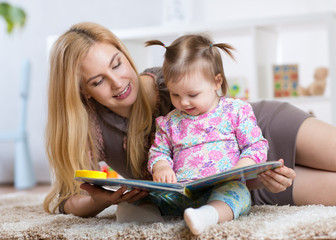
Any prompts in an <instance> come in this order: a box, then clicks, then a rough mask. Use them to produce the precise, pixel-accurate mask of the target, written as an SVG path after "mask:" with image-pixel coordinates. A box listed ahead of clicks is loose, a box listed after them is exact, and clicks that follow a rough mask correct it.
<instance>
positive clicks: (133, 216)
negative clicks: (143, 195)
mask: <svg viewBox="0 0 336 240" xmlns="http://www.w3.org/2000/svg"><path fill="white" fill-rule="evenodd" d="M116 217H117V222H120V223H123V222H137V223H148V222H162V221H163V217H162V216H161V212H160V210H159V208H158V207H157V206H155V205H153V204H145V205H141V206H137V205H133V204H130V203H127V202H121V203H119V204H118V207H117V211H116Z"/></svg>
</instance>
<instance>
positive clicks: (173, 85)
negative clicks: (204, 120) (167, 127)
mask: <svg viewBox="0 0 336 240" xmlns="http://www.w3.org/2000/svg"><path fill="white" fill-rule="evenodd" d="M220 87H221V84H218V83H216V81H215V77H214V79H209V78H206V76H205V75H204V74H203V73H201V72H198V73H194V74H188V75H186V76H184V77H182V78H181V79H180V80H179V81H178V82H172V81H168V83H167V88H168V90H169V93H170V98H171V100H172V104H173V105H174V106H175V108H177V109H178V110H180V111H183V112H185V113H187V114H189V115H193V116H197V115H201V114H204V113H208V112H210V111H212V110H213V109H215V108H216V106H217V104H218V101H219V96H218V95H217V90H219V89H220Z"/></svg>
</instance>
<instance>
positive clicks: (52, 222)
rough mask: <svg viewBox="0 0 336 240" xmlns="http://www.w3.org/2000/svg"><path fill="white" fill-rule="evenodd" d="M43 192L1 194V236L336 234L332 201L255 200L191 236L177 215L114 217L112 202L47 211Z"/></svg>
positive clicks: (269, 236)
mask: <svg viewBox="0 0 336 240" xmlns="http://www.w3.org/2000/svg"><path fill="white" fill-rule="evenodd" d="M43 198H44V195H42V194H27V193H20V192H19V193H12V194H5V195H1V196H0V239H249V240H250V239H258V240H259V239H336V207H325V206H319V205H314V206H302V207H290V206H254V207H252V211H251V213H250V214H249V215H248V216H244V217H240V218H239V219H238V220H235V221H230V222H226V223H222V224H217V225H215V226H213V227H211V228H209V229H208V230H207V231H205V232H204V233H203V234H202V235H200V236H194V235H192V234H191V233H190V231H189V230H188V228H187V227H186V225H185V223H184V221H183V220H182V219H181V218H169V219H165V221H164V222H158V223H153V224H148V223H147V224H133V223H123V224H120V223H117V222H116V217H115V209H116V208H115V207H114V206H112V207H110V208H108V209H106V210H105V211H103V212H102V213H100V214H99V215H98V216H97V217H94V218H80V217H75V216H73V215H61V214H57V215H50V214H47V213H45V212H44V210H43V208H42V202H43Z"/></svg>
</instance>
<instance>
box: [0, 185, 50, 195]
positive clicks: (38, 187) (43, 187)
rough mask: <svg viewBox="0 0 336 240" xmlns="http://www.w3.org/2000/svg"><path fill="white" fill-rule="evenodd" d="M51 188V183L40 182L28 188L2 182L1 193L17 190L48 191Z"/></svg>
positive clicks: (30, 191) (29, 191)
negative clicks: (19, 187) (18, 187)
mask: <svg viewBox="0 0 336 240" xmlns="http://www.w3.org/2000/svg"><path fill="white" fill-rule="evenodd" d="M49 188H50V185H49V184H38V185H36V186H35V187H33V188H27V189H16V188H15V187H14V186H13V185H10V184H0V195H1V194H6V193H15V192H27V193H47V192H48V191H49Z"/></svg>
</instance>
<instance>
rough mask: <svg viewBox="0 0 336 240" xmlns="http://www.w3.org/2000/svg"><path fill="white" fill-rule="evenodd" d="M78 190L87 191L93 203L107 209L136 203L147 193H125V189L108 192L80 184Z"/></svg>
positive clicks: (87, 184) (136, 191) (135, 191)
mask: <svg viewBox="0 0 336 240" xmlns="http://www.w3.org/2000/svg"><path fill="white" fill-rule="evenodd" d="M80 188H81V189H84V190H85V191H87V192H88V193H89V195H90V196H91V198H92V200H93V201H94V202H95V203H97V204H105V205H107V207H108V206H110V205H113V204H118V203H121V202H129V203H132V202H136V201H138V200H140V199H142V198H143V197H145V196H147V194H148V192H146V191H141V190H138V189H134V190H132V191H127V188H126V187H121V188H119V189H118V190H117V191H110V190H106V189H103V188H101V187H98V186H94V185H91V184H89V183H82V184H81V186H80Z"/></svg>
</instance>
